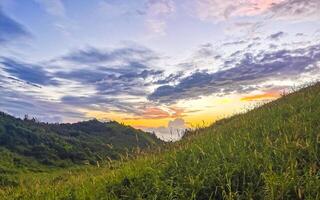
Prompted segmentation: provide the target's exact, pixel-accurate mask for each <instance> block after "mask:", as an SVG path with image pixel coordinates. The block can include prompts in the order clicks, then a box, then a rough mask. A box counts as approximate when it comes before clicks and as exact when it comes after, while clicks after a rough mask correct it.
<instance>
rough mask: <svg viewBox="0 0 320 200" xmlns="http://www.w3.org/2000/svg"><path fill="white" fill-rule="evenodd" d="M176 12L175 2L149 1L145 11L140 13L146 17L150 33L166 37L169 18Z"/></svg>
mask: <svg viewBox="0 0 320 200" xmlns="http://www.w3.org/2000/svg"><path fill="white" fill-rule="evenodd" d="M174 11H175V4H174V1H173V0H147V1H146V4H145V10H143V11H140V12H139V13H141V14H142V15H145V17H146V25H147V28H148V29H149V31H150V32H151V33H152V34H155V35H160V36H162V35H165V34H166V27H167V19H168V17H169V16H170V15H171V14H172V13H173V12H174Z"/></svg>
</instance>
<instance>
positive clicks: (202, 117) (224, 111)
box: [86, 91, 280, 129]
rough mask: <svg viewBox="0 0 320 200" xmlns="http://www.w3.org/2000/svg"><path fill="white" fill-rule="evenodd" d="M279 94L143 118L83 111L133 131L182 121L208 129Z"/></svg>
mask: <svg viewBox="0 0 320 200" xmlns="http://www.w3.org/2000/svg"><path fill="white" fill-rule="evenodd" d="M279 96H280V93H279V92H274V91H272V92H265V93H263V92H259V93H252V94H248V95H228V96H224V97H216V96H206V97H201V98H198V99H192V100H184V101H180V102H178V103H177V104H176V105H175V106H174V107H173V106H171V107H152V108H146V110H145V112H144V113H143V114H144V115H143V116H142V117H141V116H139V117H137V116H134V115H129V114H125V113H117V112H103V111H86V116H87V117H88V118H97V119H99V120H115V121H118V122H121V123H124V124H126V125H130V126H133V127H135V128H141V129H143V128H154V127H167V126H168V123H169V121H171V120H174V119H176V118H181V119H183V120H184V121H185V123H186V126H187V127H189V128H193V127H198V126H208V125H210V124H212V123H213V122H215V121H216V120H219V119H222V118H225V117H228V116H231V115H233V114H236V113H239V112H243V111H245V110H248V109H250V108H252V107H253V106H254V105H256V104H257V103H259V102H263V101H268V100H273V99H276V98H278V97H279Z"/></svg>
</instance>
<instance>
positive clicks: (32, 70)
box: [0, 57, 58, 85]
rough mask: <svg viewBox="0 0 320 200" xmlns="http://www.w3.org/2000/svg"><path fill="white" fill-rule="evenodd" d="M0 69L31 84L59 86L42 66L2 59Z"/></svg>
mask: <svg viewBox="0 0 320 200" xmlns="http://www.w3.org/2000/svg"><path fill="white" fill-rule="evenodd" d="M0 68H1V69H2V70H4V71H6V72H7V73H9V74H10V75H11V76H12V77H11V78H13V79H14V77H15V78H16V79H20V80H22V81H25V82H26V83H30V84H37V85H57V84H58V82H57V81H55V80H54V79H53V77H52V76H51V75H49V73H48V72H46V71H45V70H44V69H43V68H42V67H41V66H38V65H33V64H28V63H23V62H19V61H16V60H14V59H10V58H5V57H0Z"/></svg>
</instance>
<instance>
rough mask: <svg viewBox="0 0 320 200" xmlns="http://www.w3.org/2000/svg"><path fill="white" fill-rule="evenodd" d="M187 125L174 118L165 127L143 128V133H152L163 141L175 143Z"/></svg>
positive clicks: (182, 120)
mask: <svg viewBox="0 0 320 200" xmlns="http://www.w3.org/2000/svg"><path fill="white" fill-rule="evenodd" d="M187 128H188V127H187V125H186V123H185V121H184V119H182V118H176V119H174V120H170V121H169V122H168V125H167V127H164V126H160V127H156V128H144V130H145V131H148V132H154V133H155V134H156V136H157V137H159V138H160V139H162V140H164V141H177V140H179V139H181V137H182V136H183V135H184V132H185V130H186V129H187Z"/></svg>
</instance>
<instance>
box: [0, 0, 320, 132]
mask: <svg viewBox="0 0 320 200" xmlns="http://www.w3.org/2000/svg"><path fill="white" fill-rule="evenodd" d="M319 9H320V2H319V1H318V0H188V1H184V0H135V1H132V0H92V1H82V0H28V1H20V0H0V83H1V85H0V95H1V97H0V100H1V101H0V109H1V110H2V111H5V112H8V113H10V114H13V115H15V116H19V117H21V116H23V115H24V114H29V115H30V116H35V117H37V118H38V119H40V120H42V121H49V122H57V121H58V122H74V121H79V120H86V119H90V118H93V117H96V118H98V119H101V120H110V119H111V120H118V121H121V122H124V123H126V124H130V125H133V126H135V127H137V128H142V129H145V130H149V131H156V132H157V133H158V134H160V135H161V134H162V135H166V134H167V135H168V134H169V132H170V130H174V131H177V130H180V129H183V128H185V127H191V126H193V125H196V124H199V123H201V122H202V121H205V122H206V123H211V122H213V121H215V120H216V119H218V118H221V117H224V116H227V115H230V114H232V113H236V112H239V111H241V110H243V109H244V108H247V107H248V106H250V105H252V104H254V103H255V102H259V101H267V100H272V99H274V98H277V97H279V94H280V93H281V92H283V90H289V88H291V87H293V86H298V85H303V84H305V83H309V82H312V81H316V80H317V79H318V76H319V61H320V13H319V12H318V11H319Z"/></svg>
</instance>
